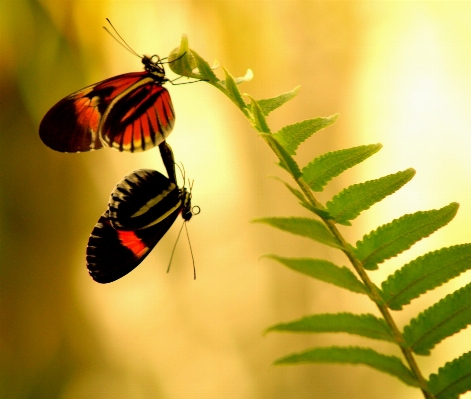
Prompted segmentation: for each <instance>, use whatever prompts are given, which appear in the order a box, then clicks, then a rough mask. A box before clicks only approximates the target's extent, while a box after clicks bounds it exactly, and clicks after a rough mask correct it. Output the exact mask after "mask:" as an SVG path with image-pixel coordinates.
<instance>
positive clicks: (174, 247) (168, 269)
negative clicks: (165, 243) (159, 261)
mask: <svg viewBox="0 0 471 399" xmlns="http://www.w3.org/2000/svg"><path fill="white" fill-rule="evenodd" d="M183 224H185V222H183ZM183 224H182V227H180V231H179V232H178V236H177V240H176V241H175V245H174V246H173V250H172V255H171V256H170V261H169V262H168V267H167V273H168V272H169V271H170V266H172V260H173V255H174V254H175V249H176V248H177V243H178V240H179V239H180V234H181V233H182V230H183Z"/></svg>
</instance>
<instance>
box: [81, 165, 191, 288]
mask: <svg viewBox="0 0 471 399" xmlns="http://www.w3.org/2000/svg"><path fill="white" fill-rule="evenodd" d="M186 198H187V197H186V190H184V189H179V188H178V187H177V186H176V184H175V183H173V182H171V181H170V180H169V179H167V178H166V177H165V176H164V175H162V174H161V173H159V172H157V171H156V170H150V169H139V170H136V171H134V172H132V173H130V174H129V175H127V176H126V177H125V178H124V179H123V180H122V181H121V182H120V183H118V184H117V185H116V187H115V189H114V190H113V192H112V193H111V197H110V201H109V204H108V210H107V211H106V212H105V213H104V214H103V215H102V216H101V217H100V219H99V220H98V223H97V224H96V225H95V228H94V229H93V231H92V234H91V235H90V238H89V241H88V247H87V267H88V270H89V273H90V275H91V276H92V278H93V279H94V280H95V281H97V282H99V283H109V282H112V281H115V280H117V279H119V278H121V277H123V276H124V275H126V274H128V273H129V272H130V271H131V270H133V269H134V268H135V267H136V266H138V265H139V264H140V263H141V262H142V261H143V260H144V259H145V257H146V256H147V255H148V254H149V252H150V251H151V250H152V249H153V248H154V247H155V245H156V244H157V243H158V242H159V241H160V239H161V238H162V237H163V236H164V235H165V233H166V232H167V231H168V229H169V228H170V227H171V226H172V224H173V223H174V222H175V219H176V218H177V216H178V214H179V213H180V212H181V211H182V209H183V207H184V206H185V205H186V204H187V201H186Z"/></svg>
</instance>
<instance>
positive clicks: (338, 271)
mask: <svg viewBox="0 0 471 399" xmlns="http://www.w3.org/2000/svg"><path fill="white" fill-rule="evenodd" d="M264 257H266V258H270V259H273V260H276V261H278V262H280V263H281V264H283V265H285V266H286V267H289V268H290V269H292V270H295V271H297V272H299V273H303V274H306V275H308V276H311V277H314V278H315V279H317V280H321V281H324V282H326V283H330V284H334V285H336V286H337V287H341V288H346V289H347V290H350V291H353V292H358V293H361V294H366V293H367V291H366V288H365V286H364V285H363V283H362V282H360V280H358V278H357V277H356V276H355V275H354V274H353V273H352V271H351V270H350V269H348V268H347V267H345V266H342V267H340V266H337V265H335V264H333V263H332V262H329V261H327V260H323V259H311V258H285V257H283V256H278V255H264Z"/></svg>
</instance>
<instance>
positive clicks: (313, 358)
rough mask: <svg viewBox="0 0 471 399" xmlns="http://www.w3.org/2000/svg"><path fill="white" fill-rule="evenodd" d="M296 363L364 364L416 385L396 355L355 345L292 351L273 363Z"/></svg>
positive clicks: (408, 383)
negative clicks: (387, 354) (388, 354)
mask: <svg viewBox="0 0 471 399" xmlns="http://www.w3.org/2000/svg"><path fill="white" fill-rule="evenodd" d="M297 363H349V364H364V365H367V366H370V367H373V368H375V369H376V370H379V371H382V372H384V373H388V374H390V375H392V376H395V377H397V378H399V379H400V380H401V381H403V382H404V383H406V384H407V385H411V386H417V381H416V380H415V378H414V376H413V375H412V373H411V372H410V370H409V369H408V368H407V367H406V366H404V364H403V363H402V362H401V360H400V359H399V358H398V357H396V356H386V355H383V354H381V353H378V352H376V351H374V350H373V349H370V348H361V347H357V346H351V347H338V346H330V347H326V348H314V349H309V350H307V351H304V352H300V353H294V354H292V355H288V356H285V357H282V358H280V359H278V360H276V361H275V364H297Z"/></svg>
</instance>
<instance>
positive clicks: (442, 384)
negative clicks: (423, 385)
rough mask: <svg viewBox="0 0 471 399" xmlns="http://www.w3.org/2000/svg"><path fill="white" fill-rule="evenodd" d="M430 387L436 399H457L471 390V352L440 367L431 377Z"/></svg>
mask: <svg viewBox="0 0 471 399" xmlns="http://www.w3.org/2000/svg"><path fill="white" fill-rule="evenodd" d="M429 387H430V390H431V391H432V393H433V394H434V395H435V396H434V397H435V398H436V399H457V398H458V396H459V395H460V394H462V393H465V392H467V391H470V390H471V352H467V353H465V354H463V355H461V356H460V357H459V358H458V359H455V360H453V361H451V362H448V363H446V364H445V365H444V366H443V367H440V369H439V370H438V373H437V374H431V375H430V377H429Z"/></svg>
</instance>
